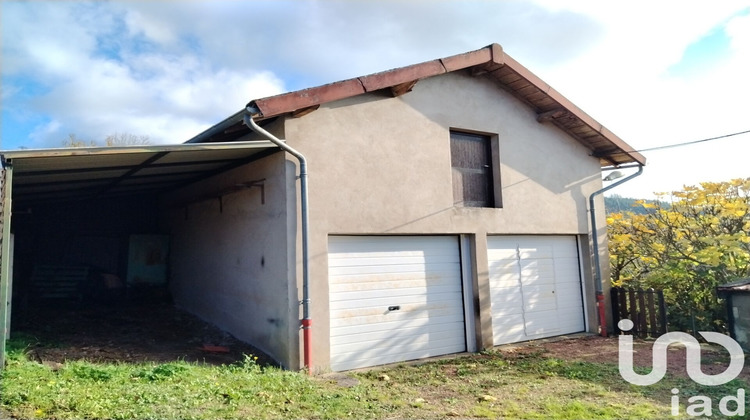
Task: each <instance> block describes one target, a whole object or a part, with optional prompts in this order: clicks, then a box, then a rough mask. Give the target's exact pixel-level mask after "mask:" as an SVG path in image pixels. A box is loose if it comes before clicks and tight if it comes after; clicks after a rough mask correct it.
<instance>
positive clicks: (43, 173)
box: [0, 141, 283, 369]
mask: <svg viewBox="0 0 750 420" xmlns="http://www.w3.org/2000/svg"><path fill="white" fill-rule="evenodd" d="M277 151H279V148H278V147H277V146H276V145H274V144H273V143H271V142H268V141H241V142H232V143H192V144H180V145H161V146H129V147H92V148H66V149H46V150H18V151H5V152H2V155H1V156H0V157H1V158H2V176H1V178H0V183H2V189H1V191H0V192H1V193H2V196H1V199H2V200H1V203H2V207H1V208H0V220H2V255H1V258H0V272H1V274H2V276H1V279H0V302H1V303H2V305H0V327H2V335H0V369H2V366H3V362H4V354H5V339H6V338H8V337H9V334H10V328H11V325H10V319H11V308H12V303H13V302H14V296H15V297H16V299H28V298H32V299H33V298H34V297H35V296H34V295H35V294H37V295H38V293H39V292H40V290H42V289H38V288H37V289H34V288H33V287H32V285H31V284H30V283H29V278H30V276H31V275H32V274H33V273H34V272H35V270H37V272H38V271H39V267H40V266H44V267H71V266H75V267H82V266H86V267H96V268H97V270H99V271H100V272H101V273H100V274H102V275H114V276H117V277H119V278H120V279H121V281H122V283H123V287H124V288H125V289H127V288H128V287H130V286H133V283H132V282H133V281H134V280H133V278H132V276H131V273H132V271H133V270H131V269H130V268H128V267H127V265H128V264H130V262H129V261H128V258H127V253H128V244H129V245H130V246H131V247H132V246H133V241H134V240H138V239H140V240H143V239H144V238H145V239H146V240H148V238H157V239H158V238H159V237H162V238H164V237H166V238H168V235H169V232H167V231H165V230H164V228H163V227H162V226H163V223H162V222H163V218H164V217H165V214H166V213H165V212H171V213H172V214H175V213H176V212H177V213H179V214H183V215H184V217H185V218H186V219H187V218H188V217H190V213H191V206H193V205H195V204H196V203H206V202H210V203H211V206H218V209H219V211H222V210H223V206H224V205H225V204H224V203H225V200H232V198H231V196H233V195H235V194H236V193H242V192H249V191H252V194H253V199H254V200H256V202H258V203H261V202H264V201H265V191H264V187H265V183H266V178H265V174H264V173H260V172H259V173H258V174H254V173H253V171H252V168H251V170H245V171H241V172H240V174H239V175H235V176H233V177H228V178H227V179H224V181H225V182H223V183H221V184H216V185H215V188H212V187H211V182H212V181H211V180H212V179H213V178H212V177H215V176H220V175H222V174H226V173H228V172H232V171H235V172H236V170H237V169H238V168H243V167H248V165H251V164H252V163H253V162H256V161H259V160H261V159H263V158H266V157H269V156H271V155H273V154H274V153H276V152H277ZM282 166H283V165H282ZM282 175H283V172H282ZM238 176H239V177H240V178H238ZM282 178H283V176H282ZM227 180H230V181H227ZM227 182H229V183H227ZM198 183H200V184H202V187H201V188H197V189H193V188H191V186H194V185H196V184H198ZM167 195H169V196H170V197H172V199H171V200H170V201H169V202H165V200H164V199H163V198H164V197H165V196H167ZM175 197H177V198H175ZM175 200H177V201H175ZM165 206H167V207H168V208H165ZM11 209H12V210H11ZM134 236H137V237H136V238H135V239H134ZM167 240H168V239H167ZM181 247H182V248H186V247H190V244H187V245H186V244H184V243H183V244H181ZM131 249H132V248H131ZM131 253H132V252H131ZM131 268H132V267H131ZM164 269H165V270H169V267H164ZM156 275H157V276H158V275H159V274H156ZM162 275H164V274H162ZM146 277H148V276H147V275H146ZM14 279H15V280H16V281H15V283H17V284H15V285H14ZM141 280H143V279H141ZM160 281H161V280H158V279H157V280H154V279H148V278H146V280H144V282H145V283H150V284H159V282H160ZM164 281H165V282H166V279H164ZM14 289H15V291H14ZM58 289H60V290H56V291H55V292H56V293H62V294H63V297H65V296H64V295H65V293H71V294H74V293H77V292H79V291H80V288H78V289H77V290H72V291H69V292H66V291H65V290H64V288H58ZM84 292H85V290H84ZM53 297H54V296H53Z"/></svg>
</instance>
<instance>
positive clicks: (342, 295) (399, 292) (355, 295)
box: [330, 286, 461, 302]
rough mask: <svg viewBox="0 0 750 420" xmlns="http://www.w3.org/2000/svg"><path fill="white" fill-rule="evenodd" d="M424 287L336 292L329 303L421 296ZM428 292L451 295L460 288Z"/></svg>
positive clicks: (436, 288)
mask: <svg viewBox="0 0 750 420" xmlns="http://www.w3.org/2000/svg"><path fill="white" fill-rule="evenodd" d="M425 288H426V286H424V287H421V288H420V287H408V288H394V289H391V290H388V289H376V290H357V291H353V292H337V293H335V294H334V295H331V298H330V299H331V301H332V302H335V301H340V300H352V299H353V300H363V299H365V300H366V299H372V298H380V297H388V296H393V297H398V296H422V295H424V290H425ZM429 289H430V291H433V290H434V291H435V293H452V292H460V291H461V290H460V288H459V289H456V287H455V286H435V287H430V288H429Z"/></svg>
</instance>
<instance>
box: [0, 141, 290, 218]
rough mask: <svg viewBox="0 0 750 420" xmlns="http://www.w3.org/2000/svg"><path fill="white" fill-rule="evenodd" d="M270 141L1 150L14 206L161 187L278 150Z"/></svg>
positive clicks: (158, 190) (180, 183)
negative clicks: (10, 169)
mask: <svg viewBox="0 0 750 420" xmlns="http://www.w3.org/2000/svg"><path fill="white" fill-rule="evenodd" d="M278 150H279V148H278V147H277V146H276V145H274V144H273V143H271V142H270V141H247V142H232V143H207V144H177V145H157V146H127V147H85V148H65V149H39V150H17V151H2V152H0V154H1V155H2V159H3V165H4V166H10V167H12V170H13V177H12V179H13V181H12V185H13V192H12V198H13V203H14V207H15V206H27V205H31V204H35V203H40V202H62V201H78V200H86V199H96V198H110V197H118V196H127V195H139V194H149V193H161V192H166V191H170V190H174V189H178V188H180V187H183V186H185V185H188V184H191V183H193V182H196V181H199V180H201V179H204V178H207V177H210V176H212V175H216V174H219V173H221V172H224V171H227V170H230V169H233V168H236V167H238V166H241V165H244V164H246V163H249V162H252V161H254V160H257V159H260V158H262V157H265V156H268V155H270V154H272V153H275V152H276V151H278Z"/></svg>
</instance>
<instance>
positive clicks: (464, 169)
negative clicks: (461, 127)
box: [451, 131, 495, 207]
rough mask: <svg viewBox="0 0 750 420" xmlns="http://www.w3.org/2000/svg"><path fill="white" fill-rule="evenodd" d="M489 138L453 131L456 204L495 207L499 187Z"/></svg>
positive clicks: (452, 152) (452, 156)
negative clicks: (496, 188)
mask: <svg viewBox="0 0 750 420" xmlns="http://www.w3.org/2000/svg"><path fill="white" fill-rule="evenodd" d="M492 161H493V160H492V143H491V138H490V137H489V136H485V135H480V134H471V133H461V132H456V131H451V167H452V171H453V203H454V204H455V205H456V206H463V207H495V184H494V175H493V172H494V171H493V164H492Z"/></svg>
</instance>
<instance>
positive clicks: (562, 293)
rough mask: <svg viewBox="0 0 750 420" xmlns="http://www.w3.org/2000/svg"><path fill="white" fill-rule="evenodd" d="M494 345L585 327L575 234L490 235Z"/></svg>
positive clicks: (567, 332)
mask: <svg viewBox="0 0 750 420" xmlns="http://www.w3.org/2000/svg"><path fill="white" fill-rule="evenodd" d="M487 249H488V260H489V273H490V291H491V311H492V329H493V337H494V343H495V345H500V344H506V343H513V342H517V341H524V340H531V339H536V338H544V337H552V336H555V335H562V334H570V333H575V332H581V331H583V330H584V328H585V325H584V319H583V300H582V298H581V276H580V264H579V260H578V246H577V243H576V238H575V237H573V236H491V237H488V238H487Z"/></svg>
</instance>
